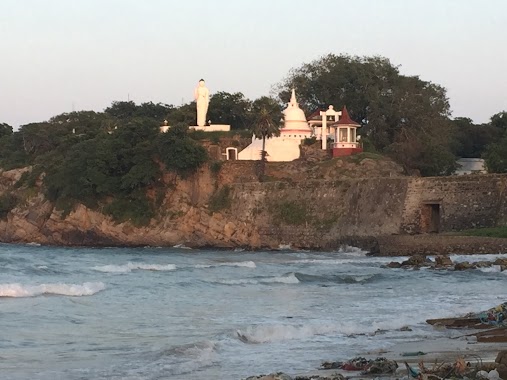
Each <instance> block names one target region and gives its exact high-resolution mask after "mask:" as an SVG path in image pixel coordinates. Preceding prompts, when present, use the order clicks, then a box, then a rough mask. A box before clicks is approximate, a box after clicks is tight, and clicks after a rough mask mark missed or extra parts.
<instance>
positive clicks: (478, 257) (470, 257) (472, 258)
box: [449, 253, 507, 263]
mask: <svg viewBox="0 0 507 380" xmlns="http://www.w3.org/2000/svg"><path fill="white" fill-rule="evenodd" d="M449 257H450V258H451V260H452V262H453V263H460V262H463V261H468V262H476V261H495V259H498V258H507V254H506V253H498V254H486V255H483V254H476V255H449Z"/></svg>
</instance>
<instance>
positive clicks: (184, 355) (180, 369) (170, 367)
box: [153, 340, 218, 376]
mask: <svg viewBox="0 0 507 380" xmlns="http://www.w3.org/2000/svg"><path fill="white" fill-rule="evenodd" d="M216 349H217V343H216V342H213V341H209V340H207V341H203V342H197V343H194V344H187V345H182V346H176V347H172V348H170V349H167V350H164V351H162V352H161V353H160V355H159V357H158V360H157V361H156V362H155V363H153V364H155V365H156V364H160V365H161V366H162V367H163V368H164V370H165V373H166V374H167V375H172V376H177V375H183V374H188V373H191V372H194V371H196V370H198V369H201V368H203V367H207V366H210V365H212V364H213V363H215V362H216V361H217V360H218V356H217V352H216Z"/></svg>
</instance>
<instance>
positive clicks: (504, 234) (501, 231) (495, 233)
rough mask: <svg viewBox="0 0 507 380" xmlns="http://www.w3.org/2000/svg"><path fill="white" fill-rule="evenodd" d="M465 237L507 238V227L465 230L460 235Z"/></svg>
mask: <svg viewBox="0 0 507 380" xmlns="http://www.w3.org/2000/svg"><path fill="white" fill-rule="evenodd" d="M458 234H459V235H464V236H487V237H496V238H507V226H505V227H491V228H474V229H472V230H464V231H460V232H459V233H458Z"/></svg>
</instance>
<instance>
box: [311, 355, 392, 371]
mask: <svg viewBox="0 0 507 380" xmlns="http://www.w3.org/2000/svg"><path fill="white" fill-rule="evenodd" d="M320 368H321V369H341V370H344V371H361V374H362V375H368V374H372V375H373V374H378V375H380V374H393V373H395V372H396V369H397V368H398V363H396V362H395V361H394V360H388V359H386V358H383V357H382V358H376V359H373V360H371V359H370V360H367V359H365V358H363V357H357V358H354V359H351V360H348V361H346V362H323V363H322V364H321V366H320Z"/></svg>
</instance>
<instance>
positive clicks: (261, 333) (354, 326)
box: [236, 315, 425, 344]
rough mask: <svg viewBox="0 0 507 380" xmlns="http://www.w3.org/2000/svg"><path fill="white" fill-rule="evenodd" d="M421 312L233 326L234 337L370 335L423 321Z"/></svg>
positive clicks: (256, 339)
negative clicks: (375, 318)
mask: <svg viewBox="0 0 507 380" xmlns="http://www.w3.org/2000/svg"><path fill="white" fill-rule="evenodd" d="M424 320H425V317H424V316H421V317H419V318H417V319H416V320H414V317H413V315H402V316H400V317H399V318H396V319H391V320H386V321H379V322H373V323H369V324H365V323H364V322H361V321H342V322H340V323H336V322H321V323H318V324H316V323H314V324H307V325H304V324H303V325H288V324H267V325H255V326H248V327H247V328H245V329H243V330H236V337H237V338H238V339H239V340H240V341H242V342H243V343H251V344H260V343H271V342H279V341H285V340H297V339H307V338H310V337H312V336H318V335H326V336H329V335H342V336H347V337H356V336H358V335H367V336H373V335H376V334H377V333H379V332H385V331H397V330H399V329H401V328H402V327H405V326H409V325H413V324H414V323H418V322H423V321H424Z"/></svg>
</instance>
